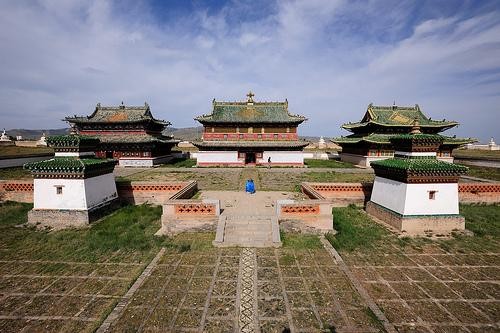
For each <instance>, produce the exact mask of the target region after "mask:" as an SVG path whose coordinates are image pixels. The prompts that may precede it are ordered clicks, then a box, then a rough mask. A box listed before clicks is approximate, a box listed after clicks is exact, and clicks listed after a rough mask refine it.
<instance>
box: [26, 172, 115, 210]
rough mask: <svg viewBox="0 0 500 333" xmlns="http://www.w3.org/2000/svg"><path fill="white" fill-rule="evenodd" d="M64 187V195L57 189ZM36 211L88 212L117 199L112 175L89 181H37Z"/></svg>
mask: <svg viewBox="0 0 500 333" xmlns="http://www.w3.org/2000/svg"><path fill="white" fill-rule="evenodd" d="M57 186H62V187H63V188H62V194H57V190H56V187H57ZM33 195H34V197H33V200H34V208H35V209H68V210H86V209H90V208H92V207H94V206H96V205H99V204H101V203H104V202H106V201H109V200H112V199H114V198H116V197H117V193H116V184H115V179H114V176H113V174H112V173H109V174H106V175H101V176H97V177H92V178H87V179H35V180H34V193H33Z"/></svg>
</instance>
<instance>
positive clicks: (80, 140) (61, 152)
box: [24, 135, 117, 179]
mask: <svg viewBox="0 0 500 333" xmlns="http://www.w3.org/2000/svg"><path fill="white" fill-rule="evenodd" d="M47 144H48V145H49V146H50V147H53V148H54V150H55V152H56V156H55V157H54V158H51V159H49V160H44V161H39V162H31V163H26V164H24V168H25V169H27V170H30V171H31V172H32V174H33V176H34V177H35V178H71V179H73V178H89V177H95V176H98V175H102V174H107V173H112V172H113V169H114V167H115V165H116V163H117V162H116V161H115V160H112V159H99V158H95V156H94V153H93V151H94V149H95V148H96V146H97V145H98V144H99V139H98V138H95V137H89V136H81V135H58V136H52V137H48V138H47ZM80 153H83V154H84V155H79V154H80ZM65 154H70V155H72V156H65Z"/></svg>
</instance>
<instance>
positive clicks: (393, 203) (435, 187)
mask: <svg viewBox="0 0 500 333" xmlns="http://www.w3.org/2000/svg"><path fill="white" fill-rule="evenodd" d="M429 191H436V194H435V199H434V200H432V199H429ZM370 200H371V201H373V202H375V203H377V204H379V205H381V206H383V207H386V208H388V209H390V210H393V211H395V212H397V213H399V214H402V215H440V214H458V184H457V183H451V184H442V183H431V184H406V183H401V182H398V181H395V180H391V179H387V178H383V177H375V182H374V184H373V190H372V195H371V199H370Z"/></svg>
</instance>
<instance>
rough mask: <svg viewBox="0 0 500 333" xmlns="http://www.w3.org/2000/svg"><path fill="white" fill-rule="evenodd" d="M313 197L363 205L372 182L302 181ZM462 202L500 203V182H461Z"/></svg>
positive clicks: (367, 198)
mask: <svg viewBox="0 0 500 333" xmlns="http://www.w3.org/2000/svg"><path fill="white" fill-rule="evenodd" d="M301 185H302V192H303V193H304V194H306V195H307V196H308V197H309V198H311V199H319V200H327V201H329V202H331V203H332V204H333V205H334V206H346V205H349V204H356V205H363V204H364V203H366V202H367V201H368V200H370V195H371V192H372V188H373V184H372V183H308V182H305V183H302V184H301ZM458 198H459V200H460V203H490V204H491V203H500V182H495V183H459V184H458Z"/></svg>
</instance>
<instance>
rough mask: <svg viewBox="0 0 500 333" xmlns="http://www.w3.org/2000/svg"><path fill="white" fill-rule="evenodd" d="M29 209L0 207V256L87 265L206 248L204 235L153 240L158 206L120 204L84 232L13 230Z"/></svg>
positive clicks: (10, 204) (157, 225)
mask: <svg viewBox="0 0 500 333" xmlns="http://www.w3.org/2000/svg"><path fill="white" fill-rule="evenodd" d="M31 208H32V205H30V204H23V203H14V202H7V203H3V204H0V232H1V234H2V235H3V236H2V246H1V249H0V257H2V258H10V259H23V258H25V259H31V260H41V259H45V260H75V261H90V262H94V261H99V260H104V259H107V258H109V256H112V255H114V256H116V255H118V258H116V260H119V258H120V257H121V256H122V255H123V256H124V257H129V256H132V257H137V258H138V259H146V258H150V257H151V256H152V255H154V254H155V253H156V252H157V251H158V250H159V249H160V248H161V247H167V248H170V249H172V250H174V251H181V250H182V251H186V250H198V249H204V248H207V246H209V245H210V244H211V243H210V242H211V240H210V241H208V239H209V236H201V235H203V234H200V235H195V236H191V239H188V238H186V237H185V238H182V237H181V238H176V237H174V238H173V239H172V238H168V237H157V236H154V233H155V232H156V231H158V229H159V228H160V216H161V207H159V206H150V205H140V206H124V207H122V208H120V209H118V210H117V211H115V212H114V213H113V214H111V215H109V216H107V217H105V218H104V219H102V220H100V221H98V222H95V223H93V224H92V225H91V226H90V227H89V228H86V229H68V230H61V231H51V232H49V231H36V230H34V229H33V228H31V227H28V226H24V227H19V226H18V225H19V224H23V223H26V221H27V217H26V216H27V213H28V211H29V210H30V209H31ZM190 235H193V234H190ZM212 238H213V237H212ZM186 244H187V245H186ZM210 246H211V245H210ZM116 260H114V261H116ZM141 261H142V260H141Z"/></svg>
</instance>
